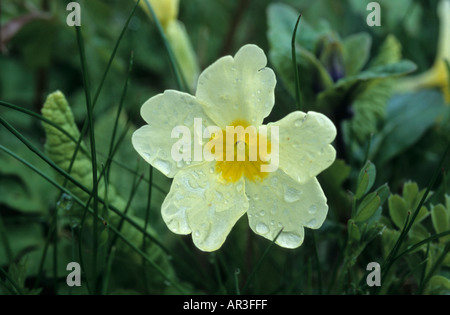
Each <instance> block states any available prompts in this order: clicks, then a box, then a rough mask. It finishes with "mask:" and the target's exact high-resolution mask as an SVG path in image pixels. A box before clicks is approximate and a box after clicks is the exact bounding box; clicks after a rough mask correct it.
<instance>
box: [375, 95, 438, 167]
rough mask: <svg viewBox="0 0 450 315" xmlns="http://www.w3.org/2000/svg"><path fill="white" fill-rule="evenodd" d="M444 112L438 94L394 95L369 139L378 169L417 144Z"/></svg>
mask: <svg viewBox="0 0 450 315" xmlns="http://www.w3.org/2000/svg"><path fill="white" fill-rule="evenodd" d="M444 109H445V104H444V102H443V98H442V95H441V93H439V92H437V91H431V90H427V91H420V92H416V93H409V94H402V95H397V96H394V97H393V98H392V99H391V100H390V101H389V103H388V105H387V108H386V121H385V123H384V126H383V127H382V128H381V131H380V132H379V133H377V134H376V135H375V136H374V137H373V139H372V146H371V156H373V158H372V159H373V160H376V161H377V162H378V163H377V165H378V166H379V167H380V166H381V165H382V164H384V163H386V162H388V161H389V160H391V159H392V158H394V157H395V156H397V155H398V154H400V153H401V152H403V151H405V150H406V149H408V148H409V147H410V146H412V145H413V144H414V143H415V142H417V141H418V140H419V139H420V138H421V137H422V136H423V135H424V134H425V132H426V131H427V130H428V128H430V127H431V126H432V125H433V124H434V122H435V120H436V119H437V117H439V115H441V113H442V112H443V110H444Z"/></svg>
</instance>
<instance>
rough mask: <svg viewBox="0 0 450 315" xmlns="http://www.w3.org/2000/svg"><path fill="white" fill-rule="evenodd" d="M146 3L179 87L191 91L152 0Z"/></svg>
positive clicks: (181, 89) (184, 90) (146, 0)
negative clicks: (151, 2)
mask: <svg viewBox="0 0 450 315" xmlns="http://www.w3.org/2000/svg"><path fill="white" fill-rule="evenodd" d="M144 1H145V5H146V6H147V8H148V10H149V11H150V14H151V15H152V18H153V21H154V22H155V25H156V29H157V30H158V33H159V35H160V36H161V39H162V41H163V43H164V47H165V49H166V52H167V55H168V57H169V61H170V67H171V69H172V71H173V73H174V75H175V80H176V82H177V86H178V89H179V90H180V91H183V92H187V91H189V89H188V88H187V84H186V80H185V79H184V76H183V74H182V73H181V70H180V69H181V68H180V66H179V65H178V61H177V59H176V58H175V54H174V53H173V50H172V47H171V46H170V43H169V41H168V40H167V37H166V34H165V33H164V30H163V27H162V26H161V23H160V22H159V20H158V17H157V16H156V14H155V11H154V10H153V8H152V6H151V4H150V2H149V1H148V0H144Z"/></svg>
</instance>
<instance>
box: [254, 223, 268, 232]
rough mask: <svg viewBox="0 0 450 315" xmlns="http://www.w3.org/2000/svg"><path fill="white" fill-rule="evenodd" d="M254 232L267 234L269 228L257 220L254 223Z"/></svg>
mask: <svg viewBox="0 0 450 315" xmlns="http://www.w3.org/2000/svg"><path fill="white" fill-rule="evenodd" d="M256 232H257V233H259V234H267V232H269V228H268V226H267V225H265V224H264V223H262V222H258V223H257V224H256Z"/></svg>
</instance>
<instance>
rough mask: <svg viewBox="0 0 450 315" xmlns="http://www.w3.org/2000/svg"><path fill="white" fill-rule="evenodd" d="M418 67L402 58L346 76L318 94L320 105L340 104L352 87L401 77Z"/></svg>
mask: <svg viewBox="0 0 450 315" xmlns="http://www.w3.org/2000/svg"><path fill="white" fill-rule="evenodd" d="M416 68H417V67H416V65H415V64H414V63H412V62H411V61H408V60H402V61H399V62H396V63H393V64H388V65H380V66H376V67H373V68H371V69H369V70H365V71H363V72H360V73H358V74H356V75H352V76H347V77H344V78H342V79H340V80H338V81H337V82H336V84H335V85H334V86H333V87H332V88H330V89H327V90H325V91H323V92H321V93H319V94H318V96H317V97H318V102H319V103H318V104H319V106H326V105H327V104H339V103H340V102H341V100H342V99H343V98H344V97H345V96H346V95H347V94H348V93H349V92H350V91H351V90H352V89H355V88H357V85H358V84H361V83H365V82H366V83H367V82H369V81H370V80H377V79H387V78H395V77H399V76H402V75H405V74H408V73H410V72H412V71H414V70H415V69H416Z"/></svg>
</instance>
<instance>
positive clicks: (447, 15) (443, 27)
mask: <svg viewBox="0 0 450 315" xmlns="http://www.w3.org/2000/svg"><path fill="white" fill-rule="evenodd" d="M437 12H438V16H439V22H440V27H439V39H438V47H437V51H438V52H437V55H436V59H435V61H434V64H433V66H432V67H431V68H430V69H429V70H427V71H425V72H424V73H421V74H419V75H417V76H413V77H407V78H404V79H401V80H400V81H399V85H398V87H397V88H398V90H399V91H406V90H418V89H423V88H433V87H437V88H439V89H440V90H441V91H442V93H444V97H445V101H446V102H447V103H448V104H450V86H449V74H448V70H447V67H446V65H445V60H447V61H448V62H450V0H441V1H440V2H439V4H438V11H437Z"/></svg>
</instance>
